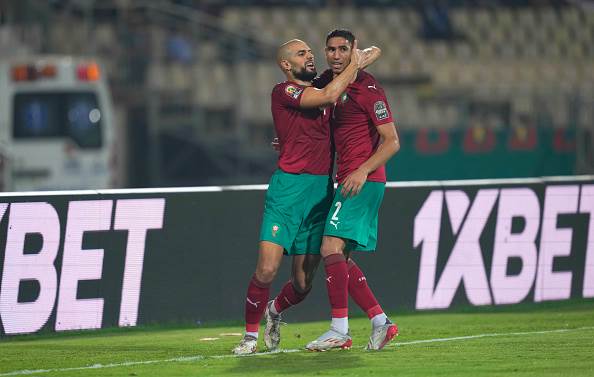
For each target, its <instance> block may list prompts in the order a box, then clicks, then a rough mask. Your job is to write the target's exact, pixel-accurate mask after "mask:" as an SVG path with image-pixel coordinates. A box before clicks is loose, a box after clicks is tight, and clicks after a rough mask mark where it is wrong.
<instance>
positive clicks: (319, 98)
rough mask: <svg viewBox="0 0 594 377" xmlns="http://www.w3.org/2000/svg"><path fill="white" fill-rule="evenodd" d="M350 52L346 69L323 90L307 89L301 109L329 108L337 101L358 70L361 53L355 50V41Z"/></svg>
mask: <svg viewBox="0 0 594 377" xmlns="http://www.w3.org/2000/svg"><path fill="white" fill-rule="evenodd" d="M353 47H354V48H353V49H352V50H351V61H350V63H349V65H348V66H347V68H346V69H345V70H344V71H342V72H341V73H340V74H339V75H338V76H336V77H335V78H334V79H333V80H332V81H331V82H330V83H329V84H328V85H326V87H324V89H317V88H314V87H311V86H310V87H307V88H305V90H304V91H303V94H302V95H301V102H300V106H301V107H302V108H311V107H323V106H329V105H332V104H333V103H335V102H336V101H337V100H338V97H339V96H340V95H341V94H342V93H343V92H344V91H345V90H346V88H347V86H348V85H349V84H350V83H351V81H353V80H354V78H355V77H356V74H357V71H358V70H359V69H360V66H361V60H362V59H363V58H362V52H361V50H358V49H357V41H355V42H354V43H353ZM368 65H369V64H368Z"/></svg>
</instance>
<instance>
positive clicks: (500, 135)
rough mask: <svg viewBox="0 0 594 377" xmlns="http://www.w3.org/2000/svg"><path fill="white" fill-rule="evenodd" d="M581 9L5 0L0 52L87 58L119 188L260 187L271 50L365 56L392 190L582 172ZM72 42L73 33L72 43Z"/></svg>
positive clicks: (0, 8) (584, 38)
mask: <svg viewBox="0 0 594 377" xmlns="http://www.w3.org/2000/svg"><path fill="white" fill-rule="evenodd" d="M592 7H593V5H592V3H591V2H589V1H557V0H549V1H536V0H534V1H529V0H520V1H479V0H476V1H470V0H469V1H464V0H444V1H407V0H401V1H388V0H371V1H358V0H351V1H340V0H334V1H332V0H307V1H274V0H261V1H257V0H253V1H249V0H232V1H217V0H205V1H192V0H177V1H160V0H159V1H157V0H155V1H134V0H106V1H92V0H89V1H85V0H71V1H68V0H62V1H61V0H51V1H36V0H25V1H13V0H9V1H4V2H2V4H1V5H0V54H1V55H2V56H11V55H27V54H54V53H56V54H67V55H68V54H72V55H90V56H97V57H98V58H99V59H100V60H101V62H102V64H103V67H105V70H106V74H107V76H108V79H109V83H110V85H111V89H112V92H113V97H114V104H115V107H116V114H117V119H118V146H119V150H118V161H119V165H118V166H119V174H120V186H123V187H147V186H152V187H162V186H192V185H219V184H246V183H266V182H267V179H268V177H269V175H270V172H271V171H272V169H273V168H274V164H275V158H276V155H275V153H274V152H272V151H271V149H270V147H269V143H270V140H271V139H272V137H273V129H272V119H271V115H270V110H269V105H270V103H269V101H270V99H269V98H270V96H269V95H270V90H271V88H272V86H273V84H274V83H275V82H278V81H281V80H282V79H283V77H282V74H281V73H280V71H279V70H278V68H277V67H276V66H275V63H274V61H273V60H274V59H273V56H274V51H275V48H276V46H278V45H279V43H282V42H283V41H285V40H288V39H290V38H295V37H297V38H301V39H303V40H305V41H307V42H308V43H310V45H311V46H312V48H313V49H314V53H315V54H316V59H317V60H316V61H317V68H318V71H320V72H321V71H322V70H323V69H324V68H325V66H326V63H325V58H324V54H323V44H324V37H325V35H326V33H327V32H328V31H329V30H330V29H332V28H335V27H347V28H350V29H352V30H353V31H354V32H355V34H356V35H357V37H358V38H359V40H360V43H361V45H362V46H368V45H372V44H375V45H378V46H380V47H381V48H382V50H383V56H382V57H381V59H380V60H379V61H378V62H377V63H376V64H375V65H374V66H372V67H371V68H370V69H369V71H370V72H372V73H373V74H374V75H375V76H376V77H377V78H378V79H379V81H380V83H381V84H382V85H383V86H384V87H385V89H386V91H387V95H388V99H389V101H390V102H391V104H392V107H393V109H394V112H395V117H396V120H397V124H398V129H399V133H400V136H401V138H402V140H403V142H402V150H401V151H400V153H399V154H398V155H397V156H396V157H395V158H394V159H393V160H392V161H390V163H389V165H388V175H389V179H390V180H393V181H407V180H432V179H466V178H507V177H534V176H550V175H570V174H584V173H591V172H592V171H593V169H594V154H593V153H594V152H593V144H594V143H593V140H594V139H593V137H594V136H593V132H592V129H593V128H594V126H593V118H594V116H593V112H594V69H593V68H592V67H593V65H594V40H593V38H594V36H593V35H594V11H593V10H592ZM73 30H76V32H74V33H73V32H72V31H73Z"/></svg>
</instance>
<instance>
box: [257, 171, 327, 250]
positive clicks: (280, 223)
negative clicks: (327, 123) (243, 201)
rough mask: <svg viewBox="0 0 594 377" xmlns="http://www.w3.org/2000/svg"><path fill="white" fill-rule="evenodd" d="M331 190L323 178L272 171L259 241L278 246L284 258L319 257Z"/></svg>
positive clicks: (325, 178)
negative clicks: (286, 256)
mask: <svg viewBox="0 0 594 377" xmlns="http://www.w3.org/2000/svg"><path fill="white" fill-rule="evenodd" d="M333 191H334V185H333V183H332V179H331V178H330V177H329V176H327V175H313V174H290V173H285V172H283V171H282V170H280V169H279V170H277V171H276V172H274V174H273V175H272V177H271V178H270V184H269V185H268V191H266V201H265V203H264V215H263V218H262V228H261V229H260V241H270V242H272V243H275V244H277V245H280V246H282V247H283V248H284V249H285V254H287V255H295V254H319V253H320V246H321V244H322V234H323V232H324V221H325V220H326V216H327V215H328V209H329V208H330V204H332V195H333Z"/></svg>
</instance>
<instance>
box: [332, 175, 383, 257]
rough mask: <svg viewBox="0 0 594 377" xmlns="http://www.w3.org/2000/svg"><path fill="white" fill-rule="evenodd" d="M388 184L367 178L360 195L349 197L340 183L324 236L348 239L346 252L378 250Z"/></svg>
mask: <svg viewBox="0 0 594 377" xmlns="http://www.w3.org/2000/svg"><path fill="white" fill-rule="evenodd" d="M385 186H386V185H385V183H382V182H369V181H367V182H365V184H364V185H363V188H362V189H361V192H360V193H359V194H357V195H356V196H353V197H349V198H345V197H344V196H342V194H341V193H340V190H341V188H342V185H339V186H338V188H337V189H336V193H335V195H334V201H333V203H332V207H331V208H330V211H329V212H328V216H327V218H326V225H325V228H324V235H325V236H333V237H338V238H342V239H344V240H346V241H347V244H346V248H345V250H346V251H374V250H375V247H376V245H377V218H378V212H379V207H380V205H381V203H382V200H383V198H384V189H385Z"/></svg>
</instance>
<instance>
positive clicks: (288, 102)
mask: <svg viewBox="0 0 594 377" xmlns="http://www.w3.org/2000/svg"><path fill="white" fill-rule="evenodd" d="M305 88H306V87H305V86H302V85H299V84H296V83H294V82H290V81H285V82H283V83H280V84H277V85H276V86H275V87H274V89H273V90H272V98H271V108H272V119H273V120H274V128H275V130H276V136H277V137H278V139H279V144H280V156H279V160H278V167H279V168H280V169H281V170H282V171H284V172H287V173H294V174H301V173H307V174H317V175H324V174H331V169H332V152H331V148H330V146H331V141H330V129H329V127H328V123H329V117H330V109H329V108H327V109H318V108H314V109H302V108H300V107H299V103H300V101H301V96H302V94H303V91H304V89H305Z"/></svg>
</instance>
